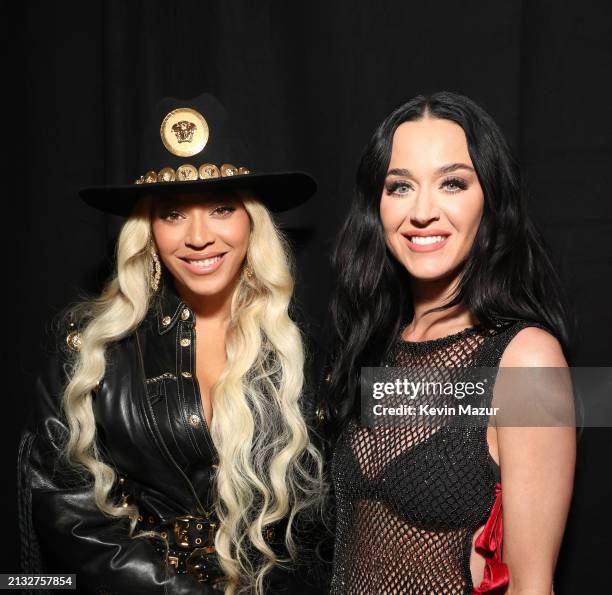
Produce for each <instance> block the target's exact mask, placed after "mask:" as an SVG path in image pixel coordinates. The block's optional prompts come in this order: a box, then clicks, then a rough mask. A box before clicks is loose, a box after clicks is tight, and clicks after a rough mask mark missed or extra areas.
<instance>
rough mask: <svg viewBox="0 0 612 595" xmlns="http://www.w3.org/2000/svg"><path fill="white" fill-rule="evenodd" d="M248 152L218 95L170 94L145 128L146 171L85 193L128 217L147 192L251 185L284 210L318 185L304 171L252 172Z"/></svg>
mask: <svg viewBox="0 0 612 595" xmlns="http://www.w3.org/2000/svg"><path fill="white" fill-rule="evenodd" d="M248 157H249V155H248V151H247V150H246V148H245V146H244V143H243V142H242V141H241V140H240V138H239V136H238V135H237V134H236V132H235V130H234V129H233V127H232V122H231V121H230V118H229V116H228V113H227V111H226V110H225V108H224V107H223V106H222V105H221V103H220V102H219V101H218V100H217V98H216V97H214V96H213V95H211V94H210V93H204V94H202V95H200V96H199V97H196V98H194V99H191V100H179V99H176V98H174V97H169V98H165V99H162V100H161V101H160V102H159V103H158V104H157V106H156V107H155V109H154V111H153V114H152V117H151V120H150V125H149V126H148V127H147V128H146V130H145V133H144V137H143V145H142V151H141V158H140V164H141V174H142V175H140V176H139V177H138V178H137V179H136V180H135V181H134V183H132V184H126V185H120V186H95V187H91V188H82V189H81V190H79V196H80V197H81V198H82V199H83V200H84V201H85V202H86V203H87V204H88V205H91V206H92V207H95V208H96V209H99V210H101V211H104V212H106V213H112V214H114V215H120V216H123V217H126V216H128V215H129V214H130V212H131V210H132V208H133V207H134V205H135V204H136V201H137V200H138V199H139V198H141V197H142V196H145V195H159V194H166V195H167V194H173V193H179V192H180V193H191V192H193V193H196V192H204V191H215V190H233V189H239V190H249V191H252V192H253V193H254V194H255V196H256V197H257V199H258V200H260V201H261V202H262V203H263V204H264V205H266V206H267V207H268V208H269V209H270V210H271V211H275V212H278V211H285V210H287V209H291V208H293V207H296V206H298V205H300V204H302V203H303V202H305V201H306V200H308V199H309V198H310V197H311V196H312V195H313V194H314V193H315V192H316V190H317V184H316V182H315V181H314V179H313V178H312V176H310V175H309V174H307V173H305V172H302V171H282V172H259V171H257V172H251V171H250V169H249V167H248V164H249V159H248Z"/></svg>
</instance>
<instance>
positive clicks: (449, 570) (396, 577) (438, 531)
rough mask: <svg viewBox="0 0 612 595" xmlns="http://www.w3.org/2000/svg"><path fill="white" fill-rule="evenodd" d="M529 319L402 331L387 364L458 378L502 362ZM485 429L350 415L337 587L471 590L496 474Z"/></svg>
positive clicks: (415, 594) (444, 594)
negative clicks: (370, 422) (429, 332)
mask: <svg viewBox="0 0 612 595" xmlns="http://www.w3.org/2000/svg"><path fill="white" fill-rule="evenodd" d="M524 326H525V323H521V322H517V323H514V324H513V325H511V326H510V327H506V328H505V329H504V330H499V329H493V330H487V329H482V328H480V327H471V328H469V329H465V330H464V331H460V332H459V333H455V334H453V335H450V336H448V337H444V338H442V339H436V340H433V341H423V342H416V343H415V342H406V341H402V340H400V339H399V338H398V340H397V341H396V343H395V345H394V348H393V350H392V352H391V355H390V357H389V359H388V362H387V365H388V366H392V367H399V368H402V367H406V368H414V367H427V368H436V373H437V374H439V380H440V381H445V380H452V379H453V377H454V376H455V375H456V374H457V373H459V372H460V370H461V368H467V367H473V366H488V367H492V368H494V367H496V366H498V364H499V360H500V358H501V354H502V352H503V349H504V348H505V346H506V345H507V343H508V342H509V340H510V339H511V337H512V336H514V335H515V334H516V332H518V330H520V329H521V328H523V327H524ZM453 368H456V369H455V370H453ZM489 391H490V388H489ZM490 399H491V395H490V394H488V395H485V396H484V398H483V400H484V401H486V402H487V404H490ZM434 400H435V399H434ZM433 404H435V403H433ZM486 432H487V428H486V422H485V423H484V424H482V425H481V426H479V427H474V426H469V427H459V426H457V425H456V424H454V423H453V422H452V421H451V420H450V419H449V418H448V417H444V416H442V415H440V416H438V417H437V418H436V422H435V423H428V424H423V423H417V422H415V423H411V422H408V421H405V420H403V422H402V423H401V424H394V425H392V426H389V425H386V426H382V427H366V426H362V425H361V424H360V423H359V421H358V420H352V421H351V422H349V424H348V425H347V427H346V428H345V430H344V432H343V433H342V435H341V436H340V439H339V441H338V444H337V446H336V449H335V451H334V456H333V461H332V474H333V479H334V489H335V494H336V506H337V520H336V537H335V550H334V571H333V577H332V583H331V593H333V594H343V595H344V594H360V595H362V594H376V595H378V594H409V595H421V594H422V595H455V594H462V595H463V594H468V593H472V590H473V584H472V578H471V572H470V554H471V547H472V538H473V535H474V532H475V531H476V529H478V527H480V526H481V525H483V524H484V523H486V520H487V518H488V516H489V514H490V512H491V508H492V506H493V502H494V500H495V482H496V481H497V480H498V479H499V469H498V467H497V466H496V464H495V462H494V461H493V459H492V458H491V456H490V454H489V450H488V445H487V439H486Z"/></svg>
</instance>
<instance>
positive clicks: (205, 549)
mask: <svg viewBox="0 0 612 595" xmlns="http://www.w3.org/2000/svg"><path fill="white" fill-rule="evenodd" d="M136 527H137V529H141V530H149V531H151V530H153V531H157V532H158V533H160V534H161V536H162V537H164V538H165V539H167V541H168V551H167V552H166V549H165V547H164V546H163V544H161V543H160V542H159V541H157V542H156V547H157V549H158V551H159V552H160V553H162V554H164V555H165V557H166V562H167V563H168V565H170V566H172V567H173V568H174V570H175V572H177V573H178V574H191V575H193V576H194V577H195V578H196V579H197V580H198V581H199V582H201V583H208V584H212V585H218V586H219V587H221V586H222V585H221V583H223V582H224V575H223V571H222V570H221V567H220V566H219V562H218V559H217V554H216V550H215V534H216V532H217V528H218V521H217V520H216V519H215V518H214V517H213V515H212V513H211V514H209V515H208V516H199V515H191V514H189V515H183V516H177V517H176V518H175V519H174V524H172V525H170V526H168V525H162V526H160V525H158V524H157V523H156V519H155V518H154V517H153V516H151V515H148V516H143V515H141V516H140V517H139V518H138V522H137V524H136Z"/></svg>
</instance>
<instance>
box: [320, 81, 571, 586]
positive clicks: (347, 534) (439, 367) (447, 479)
mask: <svg viewBox="0 0 612 595" xmlns="http://www.w3.org/2000/svg"><path fill="white" fill-rule="evenodd" d="M334 266H335V268H336V270H337V275H338V285H337V288H336V291H335V294H334V298H333V302H332V316H333V332H334V342H333V349H332V363H331V370H330V374H329V375H328V376H327V381H328V391H329V393H328V395H329V396H328V404H329V406H330V413H331V419H332V420H333V424H332V427H333V431H334V436H335V441H334V442H335V447H334V455H333V463H332V475H333V480H334V488H335V493H336V504H337V529H336V541H335V553H334V573H333V581H332V593H402V594H404V593H407V594H416V593H428V594H429V593H435V594H436V595H439V594H442V593H444V594H459V593H461V594H464V593H513V594H518V593H530V594H532V595H536V594H542V595H549V594H550V593H551V592H552V590H553V586H552V582H553V573H554V568H555V564H556V559H557V556H558V551H559V547H560V543H561V538H562V535H563V531H564V526H565V522H566V518H567V512H568V508H569V504H570V500H571V493H572V485H573V473H574V463H575V431H574V428H573V427H568V426H565V427H535V426H529V425H523V426H522V427H506V426H503V427H502V426H501V425H498V426H497V427H496V425H495V420H494V419H492V417H493V416H491V419H489V412H487V414H486V417H485V423H484V424H480V425H477V424H468V425H465V424H464V425H460V424H457V423H455V422H454V421H453V420H452V419H451V418H452V415H451V414H449V415H439V416H438V418H437V419H436V420H435V421H429V422H428V423H426V424H422V423H419V424H417V423H416V422H414V421H413V423H409V422H407V421H403V423H401V424H395V425H392V426H389V425H388V424H387V425H382V426H374V427H371V426H369V425H368V424H365V423H362V422H363V417H362V418H361V419H360V416H361V415H363V414H364V411H363V410H362V409H363V408H362V405H361V404H360V397H359V388H360V372H361V369H362V368H363V367H366V366H391V367H397V368H398V369H399V368H401V369H407V370H416V369H424V368H426V369H428V370H430V371H431V370H433V371H434V372H433V373H434V375H435V374H437V375H438V376H439V378H438V379H439V380H442V379H449V378H453V377H456V371H457V370H460V369H461V370H466V369H470V370H471V369H475V368H479V367H482V368H488V369H494V370H495V371H496V372H497V370H498V368H499V369H502V368H503V369H506V368H513V367H519V368H532V367H540V368H546V367H557V368H564V367H566V366H567V361H566V356H565V355H564V354H567V353H568V324H567V316H566V313H565V309H564V307H563V305H562V300H561V295H560V290H559V287H558V280H557V278H556V275H555V273H554V271H553V268H552V266H551V263H550V261H549V259H548V258H547V256H546V254H545V250H544V248H543V244H542V241H541V240H540V238H539V236H538V234H537V232H536V230H535V228H534V226H533V224H532V223H531V221H530V220H529V217H528V215H527V213H526V205H525V190H524V185H523V183H522V182H521V178H520V174H519V170H518V166H517V164H516V162H515V160H514V158H513V157H512V155H511V152H510V150H509V148H508V145H507V143H506V141H505V140H504V138H503V136H502V134H501V132H500V130H499V128H498V126H497V125H496V124H495V122H494V121H493V120H492V119H491V117H490V116H489V115H488V114H487V113H486V112H485V111H484V110H483V109H482V108H480V107H479V106H477V105H476V104H475V103H474V102H473V101H471V100H470V99H468V98H466V97H463V96H460V95H457V94H453V93H449V92H440V93H435V94H433V95H430V96H422V95H421V96H417V97H415V98H413V99H412V100H410V101H408V102H407V103H405V104H403V105H401V106H400V107H398V108H397V109H395V110H394V111H393V112H392V113H391V114H390V115H389V116H388V117H387V118H386V119H385V120H384V121H383V122H382V124H380V126H379V127H378V129H377V130H376V132H375V133H374V136H373V138H372V139H371V141H370V143H369V144H368V146H367V147H366V149H365V152H364V153H363V156H362V159H361V162H360V165H359V169H358V173H357V184H356V192H355V197H354V201H353V203H352V207H351V211H350V214H349V216H348V218H347V221H346V223H345V225H344V227H343V229H342V231H341V233H340V236H339V238H338V242H337V247H336V250H335V255H334ZM488 391H489V392H488V393H485V395H484V397H483V401H485V402H487V404H489V405H490V404H491V402H492V401H491V399H492V398H493V394H494V393H495V394H497V391H498V387H497V385H495V391H493V389H488ZM559 399H560V400H561V401H563V402H564V404H565V405H566V406H567V404H568V403H570V402H571V395H569V396H568V395H567V394H564V395H560V396H559ZM572 411H573V410H572ZM502 485H503V517H502V496H501V494H502V489H501V486H502ZM502 518H503V523H502ZM502 538H503V549H502Z"/></svg>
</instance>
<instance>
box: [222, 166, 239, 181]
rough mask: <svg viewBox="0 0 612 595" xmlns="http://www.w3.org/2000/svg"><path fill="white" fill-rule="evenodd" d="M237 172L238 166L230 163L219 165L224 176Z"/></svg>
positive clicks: (233, 174)
mask: <svg viewBox="0 0 612 595" xmlns="http://www.w3.org/2000/svg"><path fill="white" fill-rule="evenodd" d="M237 173H238V168H237V167H236V166H235V165H232V164H231V163H224V164H223V165H222V166H221V175H222V176H223V177H224V178H225V177H226V176H235V175H236V174H237Z"/></svg>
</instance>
